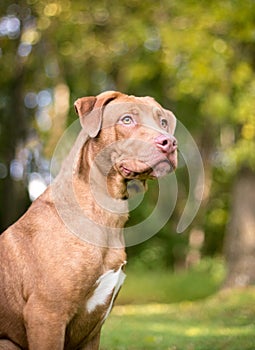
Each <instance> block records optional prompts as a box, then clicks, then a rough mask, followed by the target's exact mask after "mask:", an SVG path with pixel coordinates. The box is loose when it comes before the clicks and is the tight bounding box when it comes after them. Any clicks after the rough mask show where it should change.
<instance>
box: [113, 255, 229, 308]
mask: <svg viewBox="0 0 255 350" xmlns="http://www.w3.org/2000/svg"><path fill="white" fill-rule="evenodd" d="M126 274H127V278H126V281H125V284H124V286H123V288H122V289H121V292H120V295H119V296H118V299H117V303H118V304H146V303H155V302H156V303H157V302H160V303H175V302H180V301H184V300H186V301H187V300H188V301H192V300H198V299H201V298H205V297H207V296H209V295H211V294H213V293H215V292H216V291H217V290H218V289H219V287H220V285H221V283H222V281H223V279H224V276H225V269H224V266H223V263H222V261H221V260H217V259H206V260H203V261H201V262H200V264H199V265H197V266H196V267H194V268H192V269H190V270H187V271H182V272H179V273H171V272H169V271H163V270H159V271H144V270H142V269H137V268H135V267H134V266H133V267H132V266H131V267H129V266H127V272H126Z"/></svg>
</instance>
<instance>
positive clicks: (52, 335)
mask: <svg viewBox="0 0 255 350" xmlns="http://www.w3.org/2000/svg"><path fill="white" fill-rule="evenodd" d="M24 318H25V326H26V332H27V339H28V347H29V350H63V349H64V343H65V330H66V322H65V320H63V317H62V315H61V309H60V310H59V312H57V311H52V310H47V308H45V307H44V306H43V305H38V304H33V303H28V304H27V305H26V307H25V309H24Z"/></svg>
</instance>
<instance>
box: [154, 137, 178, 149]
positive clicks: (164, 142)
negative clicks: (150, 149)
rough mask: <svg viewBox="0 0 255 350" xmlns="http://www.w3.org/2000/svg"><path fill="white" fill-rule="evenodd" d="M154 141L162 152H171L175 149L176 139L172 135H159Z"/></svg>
mask: <svg viewBox="0 0 255 350" xmlns="http://www.w3.org/2000/svg"><path fill="white" fill-rule="evenodd" d="M154 141H155V143H156V146H157V148H158V149H160V150H161V151H162V152H163V153H173V152H174V151H175V150H176V149H177V140H176V138H175V137H174V136H170V135H159V136H158V137H156V138H155V139H154Z"/></svg>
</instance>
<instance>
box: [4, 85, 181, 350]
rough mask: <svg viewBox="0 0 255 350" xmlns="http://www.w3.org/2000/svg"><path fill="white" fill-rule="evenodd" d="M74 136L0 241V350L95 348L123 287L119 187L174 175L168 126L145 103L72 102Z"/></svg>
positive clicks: (170, 118) (117, 99) (130, 99)
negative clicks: (76, 122) (47, 181)
mask: <svg viewBox="0 0 255 350" xmlns="http://www.w3.org/2000/svg"><path fill="white" fill-rule="evenodd" d="M75 110H76V112H77V114H78V115H79V118H80V123H81V131H80V133H79V135H78V137H77V139H76V141H75V143H74V145H73V147H72V149H71V151H70V153H69V155H67V157H66V159H65V160H64V161H63V164H62V167H61V170H60V172H59V174H58V176H57V177H56V178H55V180H54V182H53V183H52V184H51V185H50V186H49V187H48V188H47V189H46V191H45V192H44V193H43V194H42V195H41V196H40V197H39V198H38V199H37V200H35V201H34V202H33V204H32V205H31V207H30V208H29V209H28V211H27V212H26V213H25V214H24V215H23V216H22V217H21V218H20V219H19V220H18V221H17V222H16V223H15V224H14V225H12V226H11V227H9V229H7V230H6V231H5V232H4V233H3V234H2V235H1V236H0V264H1V269H0V349H1V350H3V349H4V350H21V349H22V350H26V349H29V350H63V349H66V350H68V349H70V350H71V349H80V350H81V349H87V350H88V349H90V350H95V349H98V348H99V338H100V331H101V327H102V325H103V322H104V321H105V320H106V318H107V316H108V315H109V313H110V310H111V308H112V306H113V303H114V300H115V298H116V296H117V294H118V292H119V289H120V287H121V286H122V284H123V282H124V279H125V273H124V267H125V264H126V253H125V242H124V238H123V227H124V224H125V222H126V221H127V219H128V204H127V202H128V201H127V199H128V196H129V192H128V189H127V185H128V182H129V181H130V180H133V179H136V180H137V181H140V182H141V184H142V186H146V180H147V179H154V178H158V177H161V176H164V175H166V174H168V173H170V172H171V171H173V170H174V169H175V168H176V166H177V141H176V139H175V138H174V136H173V134H174V130H175V124H176V119H175V117H174V115H173V114H172V112H170V111H168V110H166V109H164V108H162V107H161V105H160V104H158V103H157V102H156V101H155V100H154V99H153V98H151V97H135V96H128V95H125V94H122V93H120V92H116V91H107V92H104V93H102V94H100V95H98V96H95V97H94V96H90V97H83V98H80V99H78V100H77V101H76V102H75Z"/></svg>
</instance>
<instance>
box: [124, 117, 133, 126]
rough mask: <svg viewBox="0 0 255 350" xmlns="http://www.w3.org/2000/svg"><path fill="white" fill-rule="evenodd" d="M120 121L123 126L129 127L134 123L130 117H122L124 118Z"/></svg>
mask: <svg viewBox="0 0 255 350" xmlns="http://www.w3.org/2000/svg"><path fill="white" fill-rule="evenodd" d="M121 121H122V123H123V124H125V125H130V124H133V123H134V121H133V118H132V117H131V115H124V117H122V118H121Z"/></svg>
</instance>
